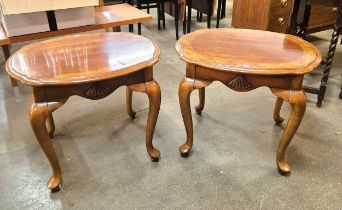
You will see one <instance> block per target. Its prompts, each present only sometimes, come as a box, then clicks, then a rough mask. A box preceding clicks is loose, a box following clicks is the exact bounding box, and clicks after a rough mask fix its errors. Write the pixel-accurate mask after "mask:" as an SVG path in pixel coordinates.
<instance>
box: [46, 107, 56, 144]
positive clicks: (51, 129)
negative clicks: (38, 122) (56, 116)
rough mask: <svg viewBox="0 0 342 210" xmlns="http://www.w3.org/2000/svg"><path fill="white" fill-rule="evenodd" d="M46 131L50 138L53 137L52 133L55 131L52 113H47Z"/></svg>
mask: <svg viewBox="0 0 342 210" xmlns="http://www.w3.org/2000/svg"><path fill="white" fill-rule="evenodd" d="M46 126H47V131H48V134H49V136H50V138H51V139H53V134H54V133H55V130H56V129H55V121H54V120H53V116H52V113H49V115H48V117H47V120H46Z"/></svg>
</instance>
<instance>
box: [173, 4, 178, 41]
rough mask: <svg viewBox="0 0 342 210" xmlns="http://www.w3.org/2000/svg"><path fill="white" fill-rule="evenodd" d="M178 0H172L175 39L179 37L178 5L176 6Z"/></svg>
mask: <svg viewBox="0 0 342 210" xmlns="http://www.w3.org/2000/svg"><path fill="white" fill-rule="evenodd" d="M178 6H179V5H178V0H175V1H174V8H175V28H176V39H177V40H178V39H179V28H178V23H179V7H178Z"/></svg>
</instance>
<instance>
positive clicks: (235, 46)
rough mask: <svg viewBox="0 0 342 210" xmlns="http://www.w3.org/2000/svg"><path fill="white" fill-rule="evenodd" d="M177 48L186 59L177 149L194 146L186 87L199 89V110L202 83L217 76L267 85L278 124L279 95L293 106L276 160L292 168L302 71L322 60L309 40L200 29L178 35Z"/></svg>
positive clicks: (302, 102)
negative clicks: (183, 136) (181, 138)
mask: <svg viewBox="0 0 342 210" xmlns="http://www.w3.org/2000/svg"><path fill="white" fill-rule="evenodd" d="M176 50H177V52H178V54H179V56H180V57H181V59H182V60H184V61H185V62H186V64H187V65H186V77H185V78H184V79H183V80H182V81H181V82H180V85H179V103H180V108H181V111H182V116H183V121H184V125H185V129H186V133H187V140H186V142H185V144H183V145H182V146H180V148H179V150H180V153H181V155H182V156H187V155H188V154H189V152H190V150H191V148H192V146H193V124H192V118H191V109H190V93H191V92H192V91H193V90H195V89H199V93H200V94H199V98H200V104H199V105H198V106H197V107H195V108H196V112H197V113H198V114H201V112H202V110H203V108H204V102H205V87H207V86H208V85H210V84H211V83H212V82H213V81H220V82H222V83H223V84H225V85H226V86H227V87H229V88H231V89H233V90H235V91H240V92H246V91H251V90H253V89H256V88H258V87H262V86H266V87H269V88H270V89H271V91H272V93H273V94H274V95H276V96H277V102H276V105H275V110H274V120H275V122H276V125H280V124H281V123H282V122H283V120H284V119H283V118H281V117H280V110H281V106H282V104H283V101H284V100H286V101H288V102H289V103H290V104H291V106H292V112H291V114H290V117H289V120H288V123H287V125H286V128H285V130H284V133H283V135H282V137H281V139H280V143H279V147H278V151H277V157H276V161H277V166H278V169H279V172H280V173H281V174H288V173H289V172H290V171H291V167H290V165H289V164H288V163H287V162H286V160H285V158H284V156H285V152H286V149H287V147H288V145H289V144H290V142H291V140H292V138H293V136H294V134H295V132H296V131H297V129H298V127H299V125H300V123H301V120H302V118H303V115H304V112H305V109H306V97H305V93H304V92H303V91H302V82H303V76H304V74H305V73H307V72H310V71H312V70H313V69H314V68H315V67H317V66H318V65H319V64H320V62H321V54H320V52H319V51H318V50H317V49H316V48H315V47H314V46H313V45H311V44H310V43H308V42H306V41H304V40H302V39H300V38H298V37H296V36H292V35H284V34H278V33H273V32H267V31H256V30H248V29H204V30H198V31H196V32H193V33H190V34H188V35H186V36H184V37H182V38H181V39H180V40H179V41H178V42H177V44H176Z"/></svg>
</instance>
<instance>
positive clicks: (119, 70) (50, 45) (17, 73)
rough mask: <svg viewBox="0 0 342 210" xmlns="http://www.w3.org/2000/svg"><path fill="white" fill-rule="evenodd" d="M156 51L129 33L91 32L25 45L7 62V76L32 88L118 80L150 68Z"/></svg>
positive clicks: (152, 46)
mask: <svg viewBox="0 0 342 210" xmlns="http://www.w3.org/2000/svg"><path fill="white" fill-rule="evenodd" d="M159 56H160V49H159V47H158V45H157V44H156V43H154V42H153V41H151V40H149V39H147V38H144V37H142V36H138V35H135V34H132V33H124V32H119V33H118V32H116V33H110V32H106V33H93V34H82V35H73V36H66V37H60V38H56V39H50V40H47V41H43V42H37V43H33V44H30V45H27V46H25V47H23V48H22V49H20V50H19V51H18V52H16V53H15V54H13V55H12V56H11V58H10V59H9V60H8V61H7V64H6V69H7V72H8V74H9V75H10V76H11V77H13V78H15V79H17V80H19V81H21V82H22V83H24V84H29V85H32V86H48V85H69V84H78V83H84V82H91V81H99V80H105V79H110V78H114V77H119V76H123V75H127V74H130V73H132V72H135V71H138V70H141V69H143V68H146V67H149V66H152V65H154V64H155V63H156V62H158V60H159Z"/></svg>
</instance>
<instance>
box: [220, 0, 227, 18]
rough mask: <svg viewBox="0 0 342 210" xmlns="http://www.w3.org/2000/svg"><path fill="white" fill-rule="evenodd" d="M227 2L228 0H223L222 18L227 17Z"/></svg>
mask: <svg viewBox="0 0 342 210" xmlns="http://www.w3.org/2000/svg"><path fill="white" fill-rule="evenodd" d="M226 3H227V0H223V1H222V12H221V18H225V17H226Z"/></svg>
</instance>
